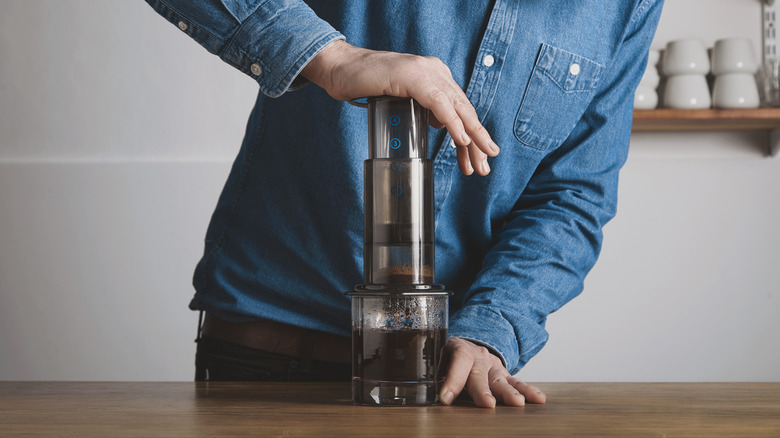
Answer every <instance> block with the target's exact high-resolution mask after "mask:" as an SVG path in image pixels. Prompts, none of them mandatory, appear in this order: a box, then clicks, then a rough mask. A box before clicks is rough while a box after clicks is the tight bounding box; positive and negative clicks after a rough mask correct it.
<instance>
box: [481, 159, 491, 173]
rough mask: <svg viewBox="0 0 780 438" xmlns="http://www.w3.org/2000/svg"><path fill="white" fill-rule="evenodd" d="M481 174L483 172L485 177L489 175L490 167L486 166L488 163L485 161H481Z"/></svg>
mask: <svg viewBox="0 0 780 438" xmlns="http://www.w3.org/2000/svg"><path fill="white" fill-rule="evenodd" d="M482 172H484V173H485V175H487V174H488V173H490V166H488V162H487V160H485V161H483V162H482Z"/></svg>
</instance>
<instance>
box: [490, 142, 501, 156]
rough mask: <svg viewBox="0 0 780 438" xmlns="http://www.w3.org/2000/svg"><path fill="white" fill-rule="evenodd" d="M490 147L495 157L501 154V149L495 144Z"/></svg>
mask: <svg viewBox="0 0 780 438" xmlns="http://www.w3.org/2000/svg"><path fill="white" fill-rule="evenodd" d="M490 146H491V147H492V148H493V152H495V153H496V155H498V153H499V152H501V148H499V147H498V145H497V144H495V143H493V144H491V145H490Z"/></svg>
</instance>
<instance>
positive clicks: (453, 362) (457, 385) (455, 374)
mask: <svg viewBox="0 0 780 438" xmlns="http://www.w3.org/2000/svg"><path fill="white" fill-rule="evenodd" d="M454 341H455V340H454V339H450V340H449V341H448V345H447V349H446V350H445V354H447V355H448V356H449V357H448V358H447V360H448V362H449V368H448V369H447V377H446V378H445V379H444V383H443V384H442V385H441V391H440V395H439V399H441V402H442V403H444V404H445V405H451V404H452V402H453V401H455V398H457V397H458V395H459V394H460V392H461V391H462V390H463V388H464V387H465V386H466V381H468V378H469V372H470V371H471V367H472V366H473V365H474V357H473V356H471V355H470V354H467V353H466V352H464V351H462V348H461V347H458V346H455V347H453V346H452V345H453V342H454Z"/></svg>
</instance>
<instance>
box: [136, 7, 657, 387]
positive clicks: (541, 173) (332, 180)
mask: <svg viewBox="0 0 780 438" xmlns="http://www.w3.org/2000/svg"><path fill="white" fill-rule="evenodd" d="M146 1H147V2H148V3H149V4H150V5H151V6H152V7H153V8H154V9H155V10H156V11H157V12H158V13H159V14H161V15H162V16H164V17H165V18H166V19H167V20H169V21H170V22H171V23H172V24H174V25H175V26H178V28H179V29H181V30H182V31H183V32H184V33H186V34H187V35H189V36H190V37H192V38H193V39H195V40H196V41H197V42H198V43H200V44H201V45H202V46H203V47H205V48H206V49H207V50H208V51H210V52H212V53H214V54H216V55H218V56H219V57H220V58H221V59H222V60H223V61H225V62H227V63H229V64H231V65H232V66H234V67H236V68H237V69H239V70H240V71H242V72H244V73H246V75H248V76H249V77H250V78H252V79H253V80H255V81H257V83H258V85H259V87H260V93H259V95H258V98H257V102H256V104H255V107H254V110H253V111H252V113H251V115H250V118H249V122H248V125H247V129H246V134H245V138H244V141H243V144H242V146H241V149H240V152H239V154H238V156H237V158H236V160H235V162H234V164H233V167H232V170H231V173H230V176H229V178H228V180H227V182H226V184H225V187H224V189H223V192H222V195H221V197H220V199H219V202H218V204H217V206H216V210H215V211H214V214H213V217H212V219H211V223H210V225H209V228H208V231H207V233H206V242H205V251H204V255H203V258H202V259H201V261H200V262H199V264H198V266H197V268H196V271H195V276H194V286H195V289H196V293H195V297H194V298H193V300H192V302H191V304H190V307H191V308H192V309H205V310H207V311H209V312H212V313H214V314H215V315H217V316H219V317H222V318H224V319H227V320H231V321H236V322H240V321H247V320H251V319H254V318H268V319H272V320H277V321H282V322H286V323H288V324H294V325H298V326H302V327H306V328H311V329H316V330H322V331H326V332H330V333H335V334H338V335H344V336H348V335H349V333H350V303H349V299H348V298H347V297H345V296H344V292H346V291H349V290H352V288H353V286H354V285H355V284H359V283H361V282H362V278H363V273H362V270H363V257H362V254H363V252H362V245H363V212H362V210H363V160H365V159H367V158H368V146H367V145H368V141H367V115H366V112H365V110H364V109H361V108H357V107H355V106H351V105H349V104H347V103H345V102H339V101H336V100H334V99H332V98H330V97H329V96H328V95H327V93H326V92H325V91H323V90H322V89H320V88H319V87H317V86H314V85H309V86H304V87H301V86H302V85H305V80H303V79H301V78H298V77H297V76H298V74H299V73H300V71H301V69H302V68H303V67H304V66H305V65H306V63H307V62H308V61H309V60H311V59H312V58H313V57H314V56H315V55H316V54H317V53H318V52H319V51H320V50H322V48H323V47H325V46H326V45H327V44H329V43H331V42H332V41H334V40H336V39H342V38H346V40H347V42H349V43H351V44H353V45H356V46H361V47H365V48H369V49H375V50H390V51H396V52H407V53H414V54H418V55H424V56H436V57H438V58H440V59H441V60H442V61H444V63H445V64H447V65H448V66H449V67H450V69H451V70H452V74H453V77H454V78H455V80H456V82H457V83H458V84H460V85H461V87H463V89H464V90H465V91H466V94H467V96H468V97H469V99H470V100H471V103H472V104H473V105H474V108H475V109H476V111H477V114H478V115H479V118H480V120H481V121H482V124H483V125H484V126H485V127H486V128H487V129H488V131H489V132H490V133H491V135H492V137H493V139H494V140H495V141H496V143H497V144H498V145H499V146H500V147H501V153H500V155H498V156H497V157H495V158H491V159H490V167H491V169H492V171H491V173H490V174H489V175H488V176H486V177H480V176H477V175H476V174H474V175H471V176H464V175H462V174H461V173H460V172H459V170H458V168H457V161H456V150H455V148H453V147H451V145H452V143H451V139H450V136H449V135H448V134H447V132H446V130H435V129H430V131H429V145H431V146H430V154H431V159H432V160H433V169H434V170H433V171H434V184H435V189H434V202H435V207H434V211H435V223H436V241H435V244H436V282H437V283H440V284H444V285H445V286H446V287H447V289H448V290H450V291H452V292H453V293H454V295H453V296H452V299H451V302H450V307H451V312H452V314H451V318H450V328H449V334H450V336H458V337H461V338H464V339H469V340H472V341H475V342H477V343H480V344H482V345H485V346H487V347H489V348H490V349H492V350H493V351H494V352H496V353H497V354H498V355H499V356H500V357H501V359H502V360H503V362H504V364H505V365H506V367H507V369H509V370H510V372H512V373H515V372H517V371H518V370H519V369H520V368H521V367H522V366H523V365H524V364H526V363H527V362H528V360H529V359H531V358H532V357H533V356H534V355H535V354H536V353H537V352H538V351H539V350H540V349H541V348H542V346H543V345H544V344H545V342H546V341H547V338H548V335H547V332H546V331H545V322H546V319H547V316H548V315H549V314H551V313H552V312H554V311H555V310H557V309H558V308H560V307H561V306H562V305H564V304H565V303H566V302H568V301H569V300H571V299H572V298H574V297H575V296H577V295H578V294H579V293H580V292H581V291H582V288H583V280H584V278H585V275H586V274H587V273H588V271H589V270H590V269H591V268H592V267H593V265H594V263H595V262H596V259H597V257H598V254H599V251H600V248H601V242H602V227H603V226H604V224H606V223H607V221H609V220H610V219H611V218H612V217H613V216H614V215H615V212H616V203H617V183H618V173H619V170H620V168H621V166H622V165H623V163H624V161H625V160H626V156H627V153H628V143H629V134H630V130H631V120H632V105H633V93H634V89H635V88H636V85H637V84H638V83H639V80H640V78H641V76H642V74H643V72H644V69H645V65H646V60H647V51H648V47H649V45H650V42H651V40H652V37H653V34H654V31H655V28H656V25H657V22H658V18H659V15H660V12H661V7H662V0H593V1H579V0H544V1H531V0H493V1H489V0H459V1H455V0H425V1H414V2H408V1H401V0H389V1H369V0H345V1H339V2H333V1H327V0H322V1H313V0H312V1H308V2H305V3H304V2H302V1H300V0H198V1H194V0H146ZM298 88H300V89H298Z"/></svg>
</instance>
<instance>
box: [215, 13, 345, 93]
mask: <svg viewBox="0 0 780 438" xmlns="http://www.w3.org/2000/svg"><path fill="white" fill-rule="evenodd" d="M339 39H344V36H343V35H342V34H341V33H339V32H338V31H336V30H335V29H334V28H333V27H332V26H331V25H330V24H328V23H327V22H325V21H324V20H322V19H320V18H319V17H317V15H316V14H315V13H314V11H312V10H311V9H309V8H308V7H307V6H306V4H305V3H303V2H295V3H292V4H290V2H288V1H286V0H269V1H267V2H265V3H263V5H262V6H261V7H259V8H258V9H257V10H256V11H255V12H254V13H253V14H252V15H250V16H249V17H248V18H247V19H246V20H245V21H244V22H243V24H242V25H241V27H240V28H239V29H238V31H237V32H236V34H235V35H234V36H233V38H231V40H230V42H229V43H228V44H227V45H226V46H225V47H224V49H223V50H222V51H221V53H220V54H219V56H220V58H222V60H224V61H225V62H227V63H228V64H231V65H232V66H234V67H235V68H237V69H239V70H240V71H242V72H244V73H246V74H247V75H249V76H250V77H252V78H254V79H255V80H256V81H257V83H258V84H259V85H260V91H262V92H263V94H265V95H267V96H269V97H279V96H281V95H282V94H284V92H286V91H287V90H288V89H289V88H290V86H291V85H292V83H293V81H294V80H295V79H296V77H297V76H298V75H299V74H300V72H301V70H303V67H305V66H306V64H308V63H309V61H311V59H312V58H314V57H315V56H316V55H317V54H318V53H319V52H320V51H321V50H322V49H324V48H325V46H327V45H328V44H330V43H332V42H333V41H336V40H339ZM299 83H305V81H296V85H298V84H299Z"/></svg>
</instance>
